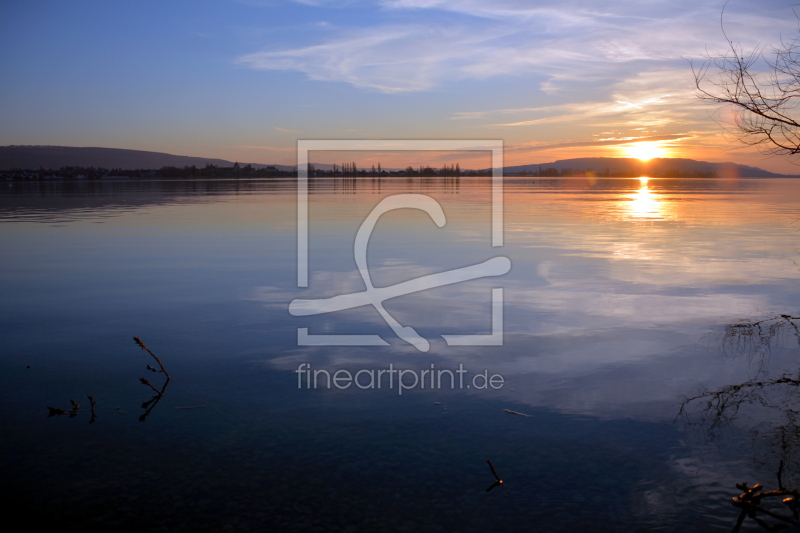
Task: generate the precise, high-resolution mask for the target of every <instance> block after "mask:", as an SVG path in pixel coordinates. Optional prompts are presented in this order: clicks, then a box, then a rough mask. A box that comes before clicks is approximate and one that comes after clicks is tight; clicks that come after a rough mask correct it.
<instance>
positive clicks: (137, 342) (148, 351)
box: [133, 337, 170, 379]
mask: <svg viewBox="0 0 800 533" xmlns="http://www.w3.org/2000/svg"><path fill="white" fill-rule="evenodd" d="M133 340H134V341H135V342H136V344H138V345H139V346H140V347H141V348H142V350H144V351H146V352H147V353H149V354H150V355H152V356H153V359H155V360H156V363H158V366H160V367H161V372H163V373H164V375H165V376H167V379H170V377H169V373H168V372H167V370H166V369H165V368H164V365H163V363H161V359H159V358H158V357H157V356H156V354H154V353H153V352H151V351H150V348H148V347H147V346H145V344H144V343H143V342H142V339H140V338H139V337H134V338H133ZM147 367H148V368H149V369H151V370H153V372H157V370H156V369H155V368H153V367H151V366H150V365H147Z"/></svg>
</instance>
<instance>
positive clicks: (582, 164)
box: [503, 157, 786, 178]
mask: <svg viewBox="0 0 800 533" xmlns="http://www.w3.org/2000/svg"><path fill="white" fill-rule="evenodd" d="M551 168H553V169H556V170H558V171H559V172H561V171H564V170H567V171H571V172H573V173H587V172H592V173H594V174H596V175H599V176H602V175H609V174H610V175H613V174H641V175H647V174H652V175H654V176H664V175H669V174H670V173H674V174H677V175H680V174H692V173H716V175H717V176H719V177H748V178H778V177H784V176H786V175H785V174H775V173H774V172H769V171H767V170H763V169H760V168H757V167H750V166H747V165H739V164H737V163H709V162H708V161H697V160H695V159H686V158H680V157H657V158H653V159H650V160H648V161H642V160H640V159H636V158H632V157H578V158H574V159H559V160H558V161H553V162H552V163H539V164H535V165H517V166H513V167H504V168H503V171H504V172H507V173H524V172H528V171H530V172H538V171H540V170H541V171H546V170H547V169H551Z"/></svg>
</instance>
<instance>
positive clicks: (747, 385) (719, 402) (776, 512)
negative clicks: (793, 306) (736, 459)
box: [679, 314, 800, 531]
mask: <svg viewBox="0 0 800 533" xmlns="http://www.w3.org/2000/svg"><path fill="white" fill-rule="evenodd" d="M798 321H800V317H795V316H792V315H787V314H777V315H773V316H768V317H766V318H762V319H759V320H747V321H740V322H736V323H733V324H728V325H727V326H725V328H724V333H723V338H722V343H721V347H720V351H721V353H722V354H723V355H724V356H726V357H728V358H732V359H736V358H742V359H744V360H745V361H746V362H747V364H748V367H749V368H750V369H751V372H752V377H751V378H750V379H748V380H746V381H744V382H742V383H734V384H728V385H724V386H722V387H719V388H717V389H704V390H703V391H702V392H701V393H699V394H697V395H695V396H692V397H690V398H687V399H686V400H684V402H683V403H682V404H681V407H680V413H679V416H681V417H682V418H683V420H684V421H685V422H686V423H687V424H688V425H689V426H694V427H697V428H699V429H700V430H701V432H702V434H703V435H704V436H705V438H706V439H707V440H708V441H714V442H718V443H727V444H729V445H730V444H733V445H734V447H736V448H739V449H740V450H752V455H753V460H754V462H755V464H756V465H757V466H758V467H759V470H766V471H767V472H769V473H771V475H774V476H775V479H776V481H777V488H776V489H774V490H762V489H763V485H762V484H761V483H758V484H756V485H753V486H752V487H748V486H747V485H748V484H747V483H746V482H745V483H737V485H736V487H737V488H738V489H739V490H740V491H742V493H741V494H740V495H739V496H737V497H735V498H734V499H733V504H734V505H735V506H737V507H739V508H740V509H741V511H740V515H739V518H738V521H737V523H736V526H735V527H734V531H739V529H740V527H741V526H742V524H743V523H744V521H745V519H746V518H748V517H749V518H751V519H753V521H754V522H755V523H756V524H758V525H759V526H761V527H762V528H764V529H766V530H767V531H777V530H778V527H779V526H778V524H776V523H775V521H776V520H777V521H778V522H779V523H782V524H791V525H795V526H800V522H798V512H797V511H798V510H797V507H796V498H797V497H798V495H799V493H798V492H797V487H798V486H800V462H798V460H797V452H798V451H800V370H799V369H798V368H797V364H796V363H792V364H790V365H788V366H785V365H783V364H780V363H779V364H775V361H773V360H772V358H771V355H772V353H773V350H775V349H776V348H778V347H779V346H780V343H781V341H782V338H785V337H786V336H787V335H788V336H790V337H792V338H793V340H794V341H796V343H797V345H800V330H799V329H798V323H799V322H798ZM773 367H776V368H773ZM781 500H782V502H781ZM779 502H781V503H782V504H783V505H781V503H779ZM787 509H788V510H789V511H791V515H789V514H787V513H786V510H787ZM769 522H772V524H770V523H769Z"/></svg>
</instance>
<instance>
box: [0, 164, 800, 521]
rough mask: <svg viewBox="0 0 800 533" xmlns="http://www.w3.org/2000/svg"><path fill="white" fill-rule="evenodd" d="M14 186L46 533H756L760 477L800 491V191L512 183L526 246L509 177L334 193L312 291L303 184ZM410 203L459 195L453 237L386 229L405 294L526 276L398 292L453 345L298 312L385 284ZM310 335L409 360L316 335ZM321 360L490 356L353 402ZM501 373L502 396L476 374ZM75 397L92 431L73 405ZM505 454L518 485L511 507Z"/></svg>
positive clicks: (17, 310) (20, 464) (764, 183)
mask: <svg viewBox="0 0 800 533" xmlns="http://www.w3.org/2000/svg"><path fill="white" fill-rule="evenodd" d="M0 187H1V189H0V247H1V248H0V249H2V254H0V301H2V306H0V338H1V339H2V344H3V349H2V358H0V365H2V372H0V379H2V387H0V391H2V392H0V394H1V395H2V397H1V399H2V413H3V421H4V428H3V432H2V438H0V451H1V452H2V455H1V456H2V459H0V460H1V461H2V465H3V469H2V471H3V475H4V478H5V483H4V492H5V494H4V499H5V501H6V502H7V503H10V504H11V506H12V508H13V509H14V510H15V512H16V513H17V514H19V515H21V516H23V517H24V519H25V520H26V523H29V524H33V523H36V522H43V523H46V524H50V525H52V524H56V525H58V527H59V528H60V530H63V531H73V530H74V531H227V530H231V531H346V532H358V531H365V532H380V531H408V532H413V531H431V532H435V531H476V532H477V531H480V532H486V531H531V530H534V531H576V530H586V531H650V530H652V531H656V530H660V531H714V530H719V531H729V530H730V529H731V528H732V527H733V525H734V523H735V521H736V518H737V515H738V511H737V509H736V508H734V507H733V506H732V505H731V504H730V499H731V497H733V496H735V495H737V494H738V493H739V492H740V491H738V490H737V489H736V487H735V484H736V483H737V482H743V481H747V482H750V483H751V484H752V483H755V482H762V483H764V484H765V485H766V486H767V488H776V486H777V477H776V476H777V473H778V471H779V470H780V469H781V460H783V469H782V470H780V471H781V472H782V476H783V481H784V484H785V485H787V486H792V487H797V486H799V485H800V469H798V465H797V464H796V462H795V460H794V458H795V456H796V454H795V453H794V452H795V451H796V446H797V445H800V438H799V437H798V435H800V431H797V427H796V425H795V424H794V415H793V414H792V411H791V409H794V408H797V406H798V405H800V401H796V400H797V398H796V397H795V396H792V394H796V392H794V391H792V390H782V389H781V387H782V386H784V385H782V384H775V385H774V386H773V385H770V384H769V383H767V384H766V385H765V383H766V382H768V381H769V380H770V379H775V378H777V377H779V376H781V375H782V374H784V373H791V375H792V376H794V375H795V373H796V372H797V361H798V355H799V354H800V352H799V351H798V339H797V337H796V336H795V334H796V331H797V330H796V329H795V328H794V324H795V323H797V324H800V319H793V317H795V316H800V309H798V307H800V306H799V305H798V302H799V301H800V299H798V295H799V293H800V284H798V278H800V268H798V265H797V263H796V261H798V260H799V258H800V255H798V251H797V250H798V249H800V243H798V229H800V225H798V222H797V220H798V219H799V218H800V187H798V183H797V182H796V181H794V180H791V179H785V180H764V179H761V180H748V179H740V180H735V181H720V180H665V179H650V180H646V179H605V180H586V179H561V180H539V179H538V178H537V179H536V181H535V182H533V181H531V180H530V179H528V180H517V181H514V180H507V182H506V191H505V228H504V237H505V245H504V246H503V247H499V248H492V247H491V231H490V229H491V226H490V222H491V211H490V189H489V184H488V183H487V182H484V181H479V180H472V181H469V180H464V179H462V180H460V181H455V180H433V181H428V182H420V181H418V180H417V181H411V182H407V181H405V180H399V181H380V182H376V181H371V180H365V181H360V182H353V181H352V180H319V181H316V182H314V183H312V192H311V196H310V200H309V220H310V226H309V286H308V288H298V286H297V255H296V254H297V248H296V238H297V237H296V231H297V230H296V208H295V188H294V184H293V183H292V182H278V181H240V182H235V181H190V182H174V181H173V182H168V181H124V182H117V183H109V182H104V183H86V182H83V183H76V182H73V183H42V184H40V183H11V184H9V183H4V184H0ZM397 193H418V194H425V195H429V196H430V197H432V198H434V199H435V200H437V201H438V202H439V203H440V205H441V206H442V208H443V210H444V213H445V215H446V217H447V224H446V225H445V226H444V227H442V228H437V227H436V225H435V224H434V223H433V222H432V221H431V219H430V218H429V217H428V215H426V214H425V213H423V212H422V211H418V210H408V209H406V210H402V211H393V212H391V213H388V214H386V215H384V216H383V217H382V218H381V219H380V221H379V222H378V224H377V226H376V228H375V230H374V232H373V234H372V238H371V240H370V244H369V249H368V253H367V260H368V264H369V269H370V273H371V276H372V281H373V283H374V285H375V286H376V287H384V286H390V285H394V284H397V283H401V282H405V281H408V280H413V279H415V278H419V277H420V276H425V275H428V274H433V273H436V272H441V271H444V270H449V269H455V268H460V267H464V266H467V265H472V264H477V263H481V262H483V261H485V260H487V259H489V258H491V257H494V256H505V257H508V258H509V259H510V260H511V265H512V266H511V271H510V272H509V273H507V274H505V275H503V276H499V277H490V278H483V279H477V280H473V281H468V282H464V283H460V284H456V285H449V286H442V287H438V288H434V289H430V290H427V291H422V292H416V293H413V294H408V295H405V296H401V297H398V298H395V299H392V300H388V301H386V303H385V307H386V310H387V311H388V312H389V313H391V315H392V316H393V317H394V318H395V319H397V321H398V322H399V323H400V324H402V325H403V326H410V327H413V328H415V330H416V331H417V332H418V333H419V334H420V335H422V336H423V337H425V338H427V339H428V340H429V341H430V346H431V347H430V351H428V352H421V351H419V350H417V349H416V348H414V347H413V346H411V345H410V344H409V343H407V342H405V341H403V340H401V339H399V338H398V337H397V335H395V334H394V333H393V331H392V330H391V329H390V328H389V327H388V325H387V323H386V322H385V321H384V319H383V318H381V316H380V315H379V314H378V312H377V311H376V310H375V308H373V307H371V306H365V307H359V308H354V309H349V310H343V311H339V312H335V313H329V314H320V315H316V316H292V315H291V314H289V312H288V307H289V302H291V301H292V300H294V299H297V298H301V299H309V298H312V299H317V298H327V297H331V296H335V295H338V294H344V293H353V292H359V291H363V290H364V288H365V287H364V282H363V281H362V279H361V277H360V275H359V273H358V270H357V269H356V262H355V259H354V253H353V243H354V238H355V234H356V231H357V230H358V228H359V225H360V224H361V223H362V221H363V220H364V218H365V217H366V216H367V214H368V213H369V212H370V211H371V210H372V209H373V208H374V207H375V205H376V204H377V203H378V202H379V201H380V200H381V199H382V198H383V197H385V196H387V195H389V194H397ZM494 288H502V289H503V299H504V306H503V311H504V312H503V322H504V324H503V329H504V343H503V345H502V346H447V345H446V344H445V342H444V340H443V339H442V337H441V335H442V334H445V335H452V334H463V335H472V334H488V333H490V332H491V329H492V314H491V313H492V305H491V298H492V289H494ZM782 314H783V315H787V316H785V317H781V316H780V315H782ZM759 321H761V322H759ZM757 322H759V323H757ZM298 328H308V332H309V333H310V334H312V335H342V334H351V335H352V334H360V335H379V336H381V337H382V338H383V339H384V340H385V341H386V342H387V343H388V345H387V346H299V345H298ZM134 336H138V337H140V338H141V339H142V340H143V341H144V342H145V343H146V344H147V346H148V347H149V348H150V349H151V350H152V351H153V352H154V353H155V354H156V355H157V356H159V358H160V359H161V361H162V362H163V364H164V366H165V368H166V369H167V370H168V372H169V373H170V375H171V378H172V379H171V380H170V381H169V383H168V384H167V387H166V389H165V390H164V395H163V397H161V398H160V399H159V400H158V401H156V402H151V403H148V404H147V405H146V406H145V407H144V408H143V405H142V404H143V403H146V402H148V401H149V400H151V398H153V397H154V392H153V390H152V389H150V388H149V387H147V386H146V385H143V384H142V383H141V382H140V378H142V377H146V378H147V379H148V380H150V381H151V382H152V384H153V385H154V386H155V387H156V388H158V389H160V388H161V387H162V386H163V384H164V376H163V374H160V373H152V372H150V371H148V370H147V368H146V366H147V365H148V364H151V365H154V366H156V367H157V366H158V365H157V363H155V361H154V360H153V359H152V358H151V357H150V356H149V355H148V354H147V353H146V352H143V351H142V350H141V349H140V348H139V347H138V346H136V345H135V343H134V342H133V340H132V338H133V337H134ZM301 364H305V365H307V366H306V368H308V366H309V365H310V368H312V369H316V370H325V371H327V372H328V373H330V374H333V373H334V372H336V371H337V370H347V371H348V372H350V373H351V374H355V373H357V372H358V371H360V370H364V371H367V372H368V371H372V372H373V373H377V371H379V370H386V369H388V368H389V365H390V364H391V365H393V368H396V369H398V368H399V369H403V370H407V371H413V372H415V373H416V375H421V374H420V373H421V371H422V370H426V369H431V368H434V369H435V370H450V371H455V370H457V369H459V368H463V369H464V370H465V374H463V375H464V376H466V377H465V381H464V383H466V384H470V383H472V384H473V385H475V386H472V387H470V388H467V387H466V385H465V386H464V387H462V388H459V383H458V382H455V383H454V385H455V388H450V386H449V385H450V383H449V379H450V378H448V377H447V373H445V374H443V375H444V376H445V379H444V384H443V386H442V387H441V388H437V387H433V388H431V387H430V386H427V385H426V386H425V388H420V387H419V386H418V387H416V388H413V389H411V388H409V389H407V390H402V394H400V392H401V390H400V389H399V387H398V385H397V383H394V386H393V387H392V388H389V387H387V383H386V382H385V381H384V382H383V386H382V388H380V389H378V388H377V387H374V386H373V387H372V388H367V387H365V388H359V387H356V386H350V387H349V388H347V389H338V388H336V387H335V386H330V387H327V386H325V379H324V375H322V374H320V376H321V378H320V381H319V382H318V386H317V388H313V387H311V388H309V387H307V382H305V381H302V379H303V375H298V374H297V373H296V370H297V369H298V367H299V366H300V365H301ZM459 365H463V366H461V367H460V366H459ZM484 372H486V373H487V374H486V375H488V376H492V375H494V374H497V375H499V376H502V378H503V384H502V386H501V387H497V388H492V387H486V388H482V387H480V385H481V384H482V383H483V381H482V379H478V380H477V381H472V380H473V379H474V378H475V375H476V374H482V373H484ZM373 375H374V374H373ZM387 375H390V374H385V375H384V378H385V377H386V376H387ZM450 375H453V374H450ZM298 377H300V378H301V387H300V388H298ZM361 377H362V379H363V380H362V381H361V382H360V384H362V385H364V384H365V383H366V380H367V378H368V377H369V374H367V373H364V374H363V375H362V376H361ZM411 377H412V376H411V374H410V373H408V374H407V375H406V378H407V381H406V382H405V383H406V384H409V383H411ZM748 381H750V382H751V383H755V382H757V383H761V385H760V386H752V387H749V388H746V390H747V391H748V392H747V393H748V394H749V396H747V397H746V398H744V400H745V401H741V402H740V401H739V400H740V399H741V398H742V395H743V393H736V392H731V389H726V390H727V391H728V392H729V393H730V394H728V396H725V397H724V398H723V399H726V400H727V401H728V403H727V404H724V406H729V405H733V406H735V407H738V411H737V412H736V414H737V415H738V416H736V417H735V418H726V417H728V416H729V415H733V414H734V411H733V410H730V409H729V410H728V411H726V410H725V408H722V409H720V410H719V413H718V414H719V415H720V416H719V417H716V418H715V416H714V415H715V413H716V411H713V410H712V411H704V410H703V406H704V405H705V403H704V400H702V399H701V400H696V401H693V402H690V403H689V404H688V405H687V409H686V411H685V416H678V415H679V412H680V409H681V404H682V401H683V400H685V399H686V398H687V397H692V396H695V395H698V394H701V393H702V392H703V390H710V391H714V390H718V389H721V388H723V387H726V386H730V385H736V384H741V383H744V382H748ZM496 383H497V382H495V384H496ZM351 385H352V384H351ZM373 385H374V383H373ZM786 388H787V389H792V388H793V389H797V388H798V387H786ZM737 394H739V395H738V396H737ZM87 395H92V396H93V398H94V400H95V402H96V406H95V409H94V410H95V413H96V415H97V418H96V420H95V421H94V423H91V424H90V423H89V422H90V418H91V416H90V409H89V401H88V399H87ZM71 399H74V400H76V401H77V402H78V403H80V405H81V407H80V410H79V411H78V414H77V416H75V417H72V418H71V417H69V415H68V414H67V415H56V416H52V417H48V416H47V415H48V409H47V408H48V407H56V408H61V409H65V410H69V409H71V405H70V400H71ZM186 407H192V409H185V408H186ZM712 407H717V404H714V405H712ZM148 409H149V411H148ZM504 410H508V411H514V412H516V413H522V414H515V413H509V412H505V411H504ZM145 413H147V415H146V418H145V420H144V421H140V418H141V417H142V415H143V414H145ZM523 415H529V416H523ZM487 460H491V461H492V463H493V465H494V467H495V468H496V470H497V473H498V474H499V475H500V476H501V477H502V478H503V480H504V483H503V484H502V485H501V486H497V487H495V488H494V489H492V490H491V491H488V492H487V490H486V489H487V488H488V487H489V486H491V485H492V483H493V482H494V481H495V478H494V476H493V475H492V472H491V470H490V469H489V466H488V465H487ZM748 524H749V523H747V522H746V526H747V527H749V529H747V527H746V528H745V530H749V531H755V530H756V529H754V527H755V525H754V523H753V524H749V525H748Z"/></svg>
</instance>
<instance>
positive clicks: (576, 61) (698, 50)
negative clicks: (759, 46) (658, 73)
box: [237, 0, 790, 93]
mask: <svg viewBox="0 0 800 533" xmlns="http://www.w3.org/2000/svg"><path fill="white" fill-rule="evenodd" d="M307 3H310V4H314V5H316V4H320V3H321V2H307ZM324 4H325V5H326V6H347V5H351V4H352V2H324ZM380 6H381V7H382V9H383V10H384V11H387V12H396V13H400V14H402V13H410V14H413V13H414V12H415V11H424V12H425V13H426V15H430V16H426V17H425V20H424V22H420V21H421V20H422V18H421V17H416V18H415V22H412V23H410V24H407V25H397V24H394V23H392V24H378V25H375V24H370V25H369V26H365V27H351V28H340V33H339V35H338V37H332V38H330V40H327V41H326V42H323V43H321V44H315V45H309V46H302V47H288V48H284V49H277V50H276V49H273V50H266V51H261V52H255V53H252V54H247V55H244V56H241V57H240V58H238V60H237V62H238V63H239V64H241V65H244V66H247V67H250V68H254V69H265V70H294V71H299V72H303V73H305V74H306V75H307V76H309V77H310V78H311V79H314V80H324V81H338V82H344V83H349V84H351V85H354V86H356V87H361V88H369V89H375V90H378V91H382V92H387V93H396V92H409V91H423V90H429V89H432V88H434V87H437V86H439V85H443V84H446V83H448V82H451V81H459V80H463V79H486V78H490V77H495V76H501V75H514V76H519V75H523V76H524V75H536V76H539V77H544V80H540V83H542V85H541V88H542V89H543V90H546V91H547V90H550V91H554V90H557V89H558V87H560V86H562V85H563V84H564V83H566V84H570V83H573V82H575V80H592V79H594V80H597V79H598V78H604V79H606V80H612V79H614V78H616V77H618V76H619V74H620V72H619V71H618V70H617V67H618V66H619V65H620V64H626V63H636V67H635V68H636V69H638V71H642V70H652V69H654V68H655V69H663V68H664V66H665V64H666V63H670V62H673V63H674V62H676V61H680V58H681V57H695V58H700V57H701V56H702V54H703V52H704V50H705V49H706V48H705V47H706V45H708V44H709V41H711V42H712V43H717V44H724V41H723V40H722V36H721V33H720V32H718V31H716V28H717V26H716V22H715V21H716V20H718V18H719V6H716V5H715V6H709V5H705V4H702V3H697V2H692V1H688V0H683V1H679V2H675V3H670V5H669V8H668V9H667V8H665V7H659V6H655V5H651V4H650V3H647V2H645V3H642V2H634V1H627V0H626V1H616V2H614V1H612V2H610V3H606V4H604V5H603V7H602V8H598V6H597V4H596V3H595V2H588V1H573V2H567V3H563V2H559V3H556V2H537V3H536V4H535V5H532V4H531V2H529V1H522V0H519V1H517V0H492V1H489V0H461V1H447V2H445V1H443V0H385V1H383V2H381V3H380ZM447 13H450V14H454V13H455V14H458V15H461V16H459V17H457V18H455V19H453V18H452V16H451V17H450V18H447V17H445V16H444V14H447ZM437 14H441V15H442V16H438V17H437V16H436V15H437ZM729 18H730V28H731V33H733V34H736V35H739V34H741V35H743V37H746V39H747V40H748V41H753V42H757V40H758V39H760V38H770V37H774V35H775V32H776V30H780V29H781V27H782V26H786V29H790V24H788V23H787V22H786V21H780V20H776V19H775V18H771V17H769V16H767V15H766V14H764V15H752V14H751V15H748V16H747V17H746V21H745V20H744V19H743V18H742V17H738V18H737V15H736V13H732V14H731V15H730V17H729ZM387 19H388V20H395V19H392V18H391V17H387ZM745 23H746V25H747V26H746V31H742V32H739V31H738V30H740V29H742V30H744V28H745ZM711 29H713V30H714V32H715V33H714V34H709V32H710V30H711ZM642 62H650V63H649V64H643V63H642ZM611 66H615V67H614V69H611V68H609V67H611ZM633 71H634V70H631V71H630V72H624V70H623V75H625V74H631V73H632V72H633Z"/></svg>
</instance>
